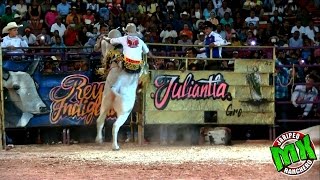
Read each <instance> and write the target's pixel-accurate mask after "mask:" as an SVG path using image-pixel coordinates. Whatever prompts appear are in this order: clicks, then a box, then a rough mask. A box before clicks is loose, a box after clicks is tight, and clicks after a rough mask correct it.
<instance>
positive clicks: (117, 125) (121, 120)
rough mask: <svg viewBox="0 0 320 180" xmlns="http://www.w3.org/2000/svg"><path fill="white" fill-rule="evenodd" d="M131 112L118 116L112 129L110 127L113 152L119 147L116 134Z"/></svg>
mask: <svg viewBox="0 0 320 180" xmlns="http://www.w3.org/2000/svg"><path fill="white" fill-rule="evenodd" d="M130 112H131V111H128V112H125V113H123V114H121V115H119V116H118V118H117V120H116V122H114V123H113V127H112V138H113V140H112V149H113V150H119V149H120V147H119V145H118V132H119V129H120V127H121V126H122V125H123V124H124V123H125V122H126V120H127V119H128V117H129V115H130Z"/></svg>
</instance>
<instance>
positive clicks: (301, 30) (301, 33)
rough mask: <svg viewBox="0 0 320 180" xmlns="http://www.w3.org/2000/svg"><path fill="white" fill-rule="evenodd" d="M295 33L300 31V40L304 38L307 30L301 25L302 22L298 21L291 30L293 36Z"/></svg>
mask: <svg viewBox="0 0 320 180" xmlns="http://www.w3.org/2000/svg"><path fill="white" fill-rule="evenodd" d="M295 31H299V32H300V38H302V36H303V35H304V33H305V28H304V27H303V26H302V25H301V20H297V22H296V25H295V26H293V27H292V29H291V34H293V33H294V32H295Z"/></svg>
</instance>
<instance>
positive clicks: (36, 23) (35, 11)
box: [28, 0, 41, 29]
mask: <svg viewBox="0 0 320 180" xmlns="http://www.w3.org/2000/svg"><path fill="white" fill-rule="evenodd" d="M28 12H29V16H30V20H31V26H32V27H33V29H41V27H40V15H41V7H40V6H39V4H38V3H37V0H33V1H32V5H31V6H29V10H28Z"/></svg>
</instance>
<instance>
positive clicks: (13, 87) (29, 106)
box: [3, 61, 47, 114]
mask: <svg viewBox="0 0 320 180" xmlns="http://www.w3.org/2000/svg"><path fill="white" fill-rule="evenodd" d="M37 65H38V61H34V62H33V63H32V64H31V65H30V66H29V67H28V70H27V72H21V71H18V72H13V71H4V72H3V80H4V81H3V86H4V87H5V88H7V89H8V93H9V96H10V99H11V100H12V101H13V102H14V104H15V105H16V106H17V107H18V108H19V109H21V110H22V112H25V113H32V114H41V113H45V112H47V107H46V105H45V104H44V102H43V101H42V100H41V98H40V97H39V95H38V92H37V88H36V86H37V85H36V83H35V82H34V80H33V78H32V77H31V75H32V74H33V72H34V71H35V69H36V67H37Z"/></svg>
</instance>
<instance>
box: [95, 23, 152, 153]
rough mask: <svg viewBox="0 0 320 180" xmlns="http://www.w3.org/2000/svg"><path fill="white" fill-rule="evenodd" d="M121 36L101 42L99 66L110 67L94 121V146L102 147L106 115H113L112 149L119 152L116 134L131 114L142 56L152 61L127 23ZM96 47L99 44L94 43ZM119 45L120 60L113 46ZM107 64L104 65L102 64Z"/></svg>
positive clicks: (113, 32) (110, 36)
mask: <svg viewBox="0 0 320 180" xmlns="http://www.w3.org/2000/svg"><path fill="white" fill-rule="evenodd" d="M125 31H126V34H127V35H125V36H123V37H121V33H120V31H118V30H116V29H114V30H111V31H110V32H109V34H108V37H107V38H104V39H103V40H102V42H101V50H102V53H103V52H105V53H103V56H104V57H103V59H104V60H103V64H104V63H109V64H110V67H109V70H108V75H107V79H106V83H105V87H104V92H103V97H102V102H101V108H100V115H99V117H98V119H97V136H96V142H98V143H102V128H103V126H104V123H105V118H106V115H107V113H108V112H109V110H110V109H111V108H113V109H114V110H115V112H116V113H117V119H116V121H115V122H114V124H113V127H112V136H113V139H112V149H113V150H120V147H119V145H118V141H117V139H118V132H119V129H120V127H121V126H122V125H123V124H124V123H125V121H126V120H127V118H128V116H129V114H130V113H131V111H132V109H133V106H134V103H135V98H136V90H137V86H138V81H139V77H140V75H141V73H140V72H141V65H142V63H143V61H142V53H144V54H148V55H149V56H150V57H154V56H153V54H152V53H151V52H150V51H149V48H148V47H147V45H146V44H145V43H144V42H143V41H142V40H141V39H140V38H138V37H137V35H138V34H137V30H136V26H135V25H134V24H132V23H129V24H128V25H127V27H126V29H125ZM98 43H100V42H98ZM116 44H121V45H122V47H123V56H122V53H121V52H120V51H119V50H115V47H114V46H113V45H116ZM106 61H107V62H106Z"/></svg>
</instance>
